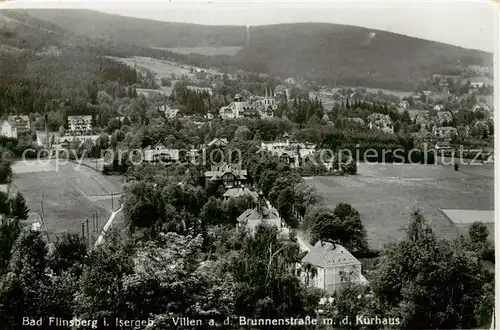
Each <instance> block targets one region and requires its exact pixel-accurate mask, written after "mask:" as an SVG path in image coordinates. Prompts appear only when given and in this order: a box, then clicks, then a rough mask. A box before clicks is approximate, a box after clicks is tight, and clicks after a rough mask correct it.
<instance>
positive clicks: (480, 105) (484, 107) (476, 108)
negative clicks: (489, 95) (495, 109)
mask: <svg viewBox="0 0 500 330" xmlns="http://www.w3.org/2000/svg"><path fill="white" fill-rule="evenodd" d="M479 110H486V111H491V109H490V107H489V106H488V105H487V104H486V103H478V104H476V105H474V106H473V107H472V111H474V112H476V111H479Z"/></svg>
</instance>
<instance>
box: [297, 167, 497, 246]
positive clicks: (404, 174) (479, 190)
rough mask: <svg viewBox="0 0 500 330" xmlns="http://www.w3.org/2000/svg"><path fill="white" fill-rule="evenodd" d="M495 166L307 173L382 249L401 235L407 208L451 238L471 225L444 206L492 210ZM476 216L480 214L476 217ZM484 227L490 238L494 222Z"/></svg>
mask: <svg viewBox="0 0 500 330" xmlns="http://www.w3.org/2000/svg"><path fill="white" fill-rule="evenodd" d="M493 168H494V165H493V164H487V165H471V166H460V170H459V171H454V170H453V168H452V167H451V166H442V165H411V164H366V163H361V164H359V166H358V172H359V174H358V175H356V176H345V177H309V178H305V179H306V182H308V183H309V184H310V185H311V186H313V187H315V188H316V190H317V191H318V192H319V193H320V194H321V195H323V196H324V198H325V200H326V202H327V203H328V204H329V205H330V206H332V207H335V206H336V205H337V204H338V203H340V202H344V203H349V204H351V205H353V206H354V207H355V208H356V209H357V210H358V211H359V212H360V213H361V217H362V219H363V223H364V225H365V228H366V230H367V232H368V239H369V243H370V246H371V247H372V248H374V249H381V248H382V247H383V245H385V244H386V243H388V242H389V241H391V240H399V239H401V238H403V237H404V235H405V228H406V225H407V223H408V221H409V219H410V214H411V211H412V210H413V209H415V208H419V209H420V210H421V211H422V213H423V214H424V216H425V217H426V219H427V220H428V221H429V223H430V224H431V226H432V228H433V230H434V232H435V233H436V234H437V235H438V236H439V237H444V238H448V239H453V238H455V237H457V235H459V234H460V233H463V232H464V231H466V230H467V229H468V227H469V224H454V223H453V222H452V221H450V219H449V218H448V217H447V216H446V215H445V214H444V213H443V209H462V210H487V211H491V210H493V209H494V179H493V173H494V169H493ZM478 220H480V219H478ZM486 226H487V227H488V229H489V231H490V235H491V237H493V233H494V232H493V231H494V224H493V223H487V224H486Z"/></svg>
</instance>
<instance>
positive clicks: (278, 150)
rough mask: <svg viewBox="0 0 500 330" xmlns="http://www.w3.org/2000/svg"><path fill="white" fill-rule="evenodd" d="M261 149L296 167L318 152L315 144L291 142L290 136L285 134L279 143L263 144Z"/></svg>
mask: <svg viewBox="0 0 500 330" xmlns="http://www.w3.org/2000/svg"><path fill="white" fill-rule="evenodd" d="M260 147H261V150H263V151H266V152H270V153H271V154H273V155H275V156H278V157H280V158H282V159H283V160H284V161H285V162H287V163H289V164H290V165H291V166H295V167H297V166H298V165H299V163H300V160H303V159H304V158H306V157H310V156H313V155H314V153H315V152H316V145H315V144H314V143H309V142H297V141H290V136H289V135H288V134H284V135H283V138H282V139H280V140H278V141H273V142H262V143H261V146H260Z"/></svg>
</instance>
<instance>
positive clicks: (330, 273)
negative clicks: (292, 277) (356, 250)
mask: <svg viewBox="0 0 500 330" xmlns="http://www.w3.org/2000/svg"><path fill="white" fill-rule="evenodd" d="M300 269H301V272H300V274H301V280H302V282H303V283H304V284H305V285H306V286H309V287H311V286H312V287H315V288H318V289H323V290H325V291H327V292H328V293H330V294H332V293H334V292H335V291H338V290H341V289H342V288H344V287H345V286H346V285H347V284H348V283H349V282H351V283H360V284H367V283H368V281H367V280H366V278H365V277H364V276H363V274H361V262H360V261H359V260H357V259H356V258H355V257H354V256H353V255H352V254H351V253H350V252H349V251H347V249H345V248H344V247H343V246H342V245H339V244H334V243H329V242H322V241H319V242H317V243H316V244H315V245H314V247H313V248H312V249H311V250H310V251H309V252H307V254H306V255H305V256H304V258H302V261H301V265H300Z"/></svg>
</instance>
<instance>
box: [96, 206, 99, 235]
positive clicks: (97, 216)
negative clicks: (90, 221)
mask: <svg viewBox="0 0 500 330" xmlns="http://www.w3.org/2000/svg"><path fill="white" fill-rule="evenodd" d="M95 227H96V233H98V232H99V215H98V213H97V210H96V211H95Z"/></svg>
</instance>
